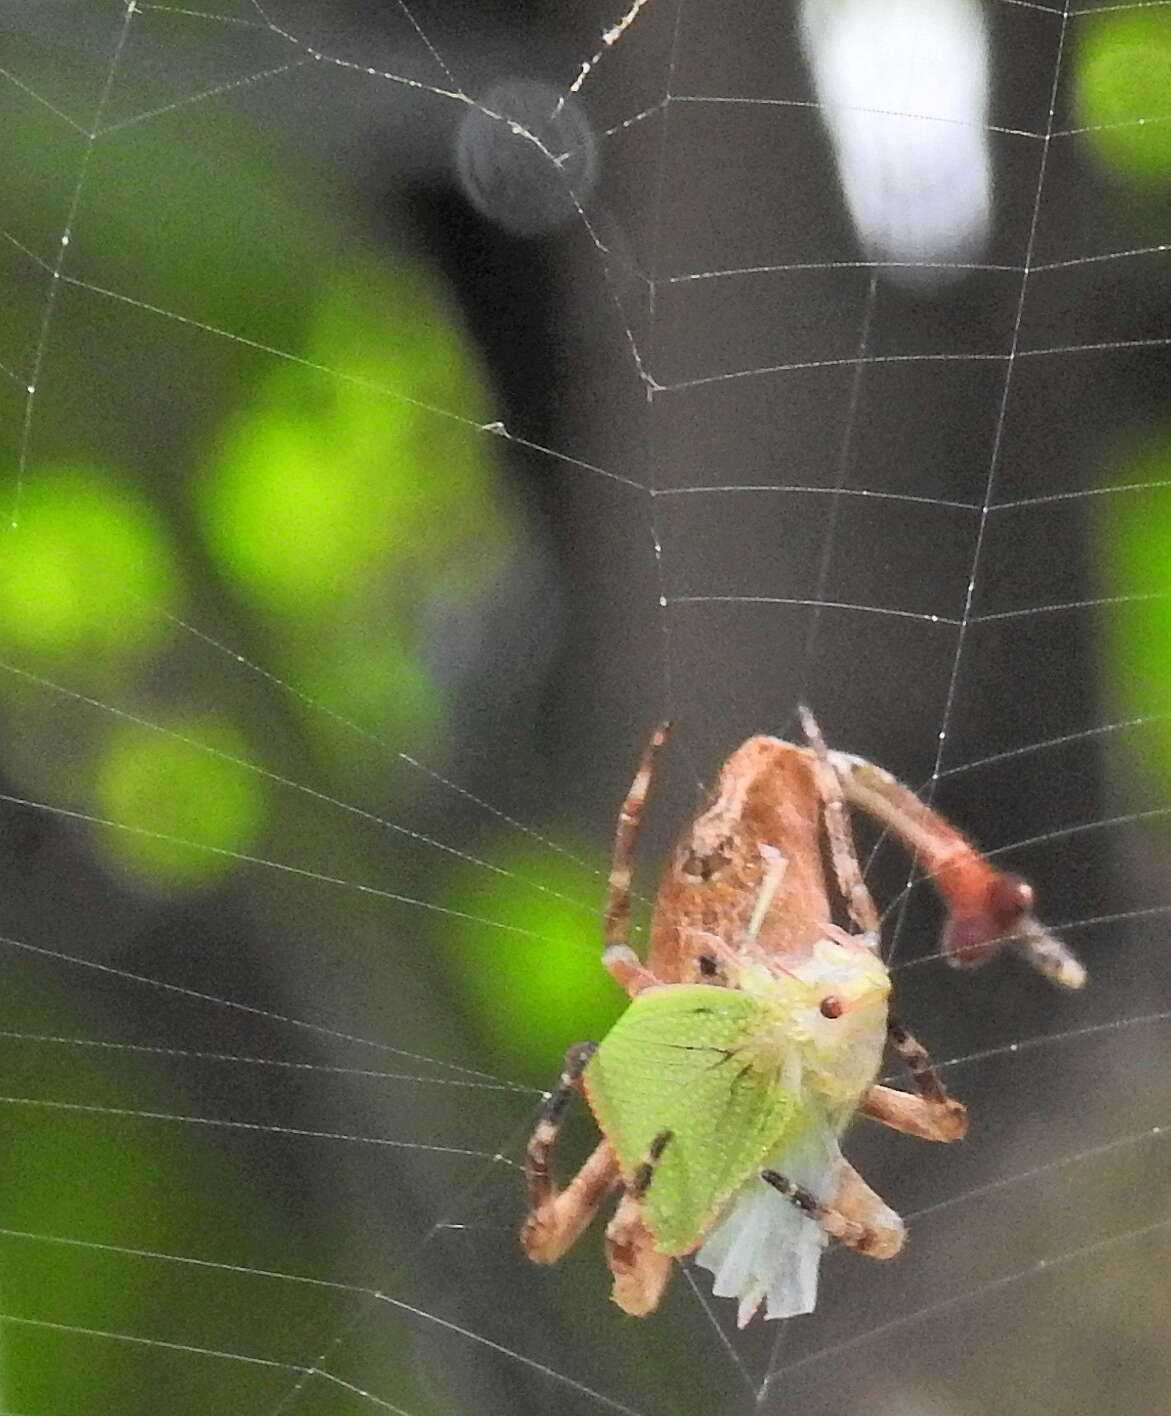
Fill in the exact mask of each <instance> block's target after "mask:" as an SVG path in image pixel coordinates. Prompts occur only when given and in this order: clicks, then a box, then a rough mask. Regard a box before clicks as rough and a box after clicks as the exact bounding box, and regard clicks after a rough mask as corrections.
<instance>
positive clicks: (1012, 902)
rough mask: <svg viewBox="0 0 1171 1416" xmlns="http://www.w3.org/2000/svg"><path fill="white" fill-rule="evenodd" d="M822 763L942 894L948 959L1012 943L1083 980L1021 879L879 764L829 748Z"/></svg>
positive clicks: (962, 962)
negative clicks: (1039, 914)
mask: <svg viewBox="0 0 1171 1416" xmlns="http://www.w3.org/2000/svg"><path fill="white" fill-rule="evenodd" d="M829 761H830V765H831V767H832V768H833V770H834V774H835V775H836V776H837V778H838V781H839V782H840V783H841V786H842V791H843V793H844V794H845V798H846V800H847V801H848V802H849V803H850V804H851V805H852V806H856V807H858V808H859V810H861V811H865V812H866V813H867V814H868V815H869V816H872V817H874V819H875V820H876V821H879V822H881V824H882V825H883V826H886V827H888V828H889V829H890V830H891V831H893V832H894V834H895V835H896V836H897V837H898V838H899V840H900V841H902V843H903V845H905V846H906V848H907V849H908V850H909V851H910V852H911V853H912V854H913V855H914V856H915V858H916V859H917V860H918V862H919V864H920V866H921V867H922V868H923V870H924V871H925V872H926V874H927V875H928V877H929V878H930V880H931V882H932V884H933V885H934V886H935V888H936V889H937V890H938V891H939V893H940V895H941V896H942V898H943V901H944V904H945V905H946V906H947V909H948V913H949V919H948V922H947V925H946V926H945V929H944V934H943V953H944V956H945V957H946V959H947V961H948V963H950V964H953V965H955V966H956V967H959V968H971V967H974V966H976V965H977V964H982V963H984V962H985V961H986V960H987V959H989V958H991V957H992V955H993V954H995V953H996V952H997V950H998V949H1000V948H1001V947H1002V946H1003V945H1005V944H1012V945H1013V946H1014V947H1015V948H1016V949H1017V950H1019V952H1020V953H1021V954H1022V955H1023V956H1024V958H1025V959H1026V960H1027V961H1028V962H1029V963H1030V964H1031V965H1032V966H1033V968H1035V969H1036V970H1037V971H1038V972H1039V973H1042V974H1044V975H1045V977H1046V978H1049V979H1052V981H1053V982H1054V983H1057V984H1060V985H1061V986H1062V987H1063V988H1080V987H1081V986H1082V984H1084V983H1085V981H1086V971H1085V968H1084V967H1083V966H1082V964H1081V962H1080V961H1079V960H1078V958H1077V956H1076V955H1075V954H1074V953H1073V952H1072V951H1071V950H1070V949H1069V948H1067V947H1066V945H1065V944H1063V943H1062V942H1061V940H1060V939H1058V938H1057V937H1056V936H1055V935H1052V934H1050V933H1049V931H1048V930H1047V929H1046V928H1045V927H1044V925H1042V924H1041V923H1039V921H1038V920H1037V919H1036V918H1035V917H1034V915H1033V912H1032V910H1033V891H1032V888H1031V887H1030V886H1029V885H1028V884H1027V883H1026V882H1025V881H1024V880H1021V879H1020V878H1019V876H1016V875H1008V874H1005V873H1004V872H1003V871H999V870H995V869H994V868H993V867H992V866H991V865H989V864H988V862H987V861H986V860H985V859H984V857H983V856H982V855H981V854H980V852H979V851H978V850H977V849H976V848H975V846H973V845H972V843H971V842H970V841H969V840H968V839H967V838H966V837H965V836H963V835H962V834H961V833H960V832H959V831H957V830H956V828H955V827H954V826H952V825H951V823H950V822H948V821H947V820H945V819H944V817H942V816H940V815H939V813H938V812H937V811H934V810H933V809H932V808H931V807H930V806H928V805H927V803H926V802H923V801H920V800H919V798H918V797H917V796H916V795H915V793H914V792H913V791H911V789H910V788H909V787H905V786H904V785H903V784H902V782H900V781H898V779H897V778H895V777H892V776H891V774H890V773H889V772H885V771H883V769H882V768H881V767H876V766H875V765H874V764H873V763H872V762H867V761H866V760H865V759H864V758H861V757H854V756H852V755H851V754H850V753H848V752H831V753H830V754H829Z"/></svg>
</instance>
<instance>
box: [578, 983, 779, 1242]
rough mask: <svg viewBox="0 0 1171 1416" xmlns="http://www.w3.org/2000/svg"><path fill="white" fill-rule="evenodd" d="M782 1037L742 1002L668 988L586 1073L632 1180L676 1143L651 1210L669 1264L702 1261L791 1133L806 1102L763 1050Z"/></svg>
mask: <svg viewBox="0 0 1171 1416" xmlns="http://www.w3.org/2000/svg"><path fill="white" fill-rule="evenodd" d="M776 1026H777V1018H776V1013H775V1012H771V1013H770V1012H767V1011H766V1010H765V1009H764V1008H763V1007H762V1006H761V1004H760V1002H759V1001H758V1000H756V999H755V998H753V997H751V996H750V995H748V994H745V993H741V992H739V991H738V990H735V989H730V988H716V987H713V986H709V985H707V984H665V985H663V986H662V987H658V988H651V989H648V990H647V991H646V992H645V993H640V994H638V995H637V997H635V998H634V999H632V1000H631V1003H630V1006H629V1007H628V1008H627V1010H626V1012H625V1013H623V1015H622V1017H621V1018H619V1020H618V1022H617V1023H615V1025H614V1027H613V1028H612V1029H611V1031H610V1032H609V1033H608V1034H607V1035H606V1037H605V1038H604V1039H603V1040H602V1042H601V1044H600V1045H599V1047H598V1050H597V1052H595V1053H594V1056H593V1057H592V1058H591V1060H590V1062H589V1065H588V1066H587V1067H586V1070H585V1078H584V1080H585V1088H586V1095H587V1097H588V1098H589V1103H590V1106H591V1108H592V1109H593V1112H594V1115H595V1117H596V1118H597V1121H598V1125H599V1127H600V1128H601V1130H602V1132H603V1133H604V1134H605V1136H606V1137H607V1138H608V1139H609V1141H610V1143H611V1145H612V1146H613V1147H614V1151H615V1154H616V1155H617V1157H618V1163H619V1166H620V1167H621V1170H622V1174H623V1177H624V1178H625V1179H626V1180H628V1181H629V1180H630V1179H631V1177H632V1176H633V1175H634V1173H635V1171H636V1170H637V1169H638V1167H639V1166H640V1165H641V1164H642V1163H643V1162H644V1161H645V1160H646V1159H647V1153H648V1151H649V1149H650V1146H651V1142H652V1141H653V1140H654V1138H655V1137H656V1136H658V1135H659V1134H660V1133H661V1132H663V1131H670V1132H672V1137H671V1140H670V1142H669V1143H668V1145H667V1148H666V1150H665V1151H664V1152H663V1155H662V1157H661V1158H660V1160H659V1161H658V1163H657V1165H656V1166H655V1172H654V1178H653V1180H652V1181H651V1186H650V1189H649V1190H648V1191H647V1193H646V1197H645V1198H644V1200H643V1214H644V1216H645V1218H646V1221H647V1223H648V1225H649V1226H650V1229H651V1232H652V1233H653V1234H654V1237H655V1247H656V1249H658V1250H660V1251H661V1252H662V1253H666V1254H685V1253H688V1252H689V1251H690V1250H691V1249H693V1248H694V1247H695V1245H696V1244H697V1243H698V1242H699V1240H700V1239H701V1238H702V1237H703V1234H704V1231H705V1229H706V1228H707V1227H708V1225H709V1224H710V1223H711V1221H712V1220H713V1219H714V1217H715V1216H716V1214H717V1213H718V1212H719V1210H720V1209H721V1207H722V1206H723V1204H724V1203H725V1201H727V1200H728V1199H729V1198H730V1197H731V1196H732V1194H734V1192H735V1191H736V1190H738V1189H739V1188H740V1186H741V1185H742V1184H743V1183H744V1181H745V1180H747V1179H748V1178H749V1177H750V1176H751V1175H752V1173H753V1171H754V1170H755V1169H756V1167H757V1166H758V1165H759V1164H760V1163H761V1161H762V1160H763V1159H764V1157H765V1156H766V1154H767V1153H768V1152H769V1151H770V1150H773V1149H774V1148H775V1147H776V1145H777V1143H778V1141H779V1140H780V1139H781V1138H782V1136H783V1134H784V1132H785V1131H786V1130H787V1129H788V1128H789V1126H790V1123H791V1121H792V1120H793V1117H794V1113H795V1111H796V1108H797V1098H795V1097H794V1096H793V1095H792V1094H791V1093H790V1092H787V1091H785V1090H784V1089H783V1088H782V1086H781V1085H780V1082H779V1081H778V1077H777V1062H776V1051H775V1047H773V1048H770V1047H768V1046H767V1045H766V1046H764V1047H761V1045H760V1044H761V1042H762V1040H764V1039H766V1037H767V1035H766V1034H765V1031H764V1030H765V1029H767V1030H768V1032H769V1033H772V1032H773V1031H774V1030H775V1028H776ZM762 1053H763V1054H765V1055H766V1056H767V1055H769V1054H771V1057H772V1061H771V1063H769V1062H764V1061H763V1059H762Z"/></svg>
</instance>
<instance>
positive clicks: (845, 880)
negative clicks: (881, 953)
mask: <svg viewBox="0 0 1171 1416" xmlns="http://www.w3.org/2000/svg"><path fill="white" fill-rule="evenodd" d="M797 712H798V713H799V714H800V717H801V727H802V729H803V731H804V733H805V737H806V739H807V740H808V742H809V746H810V747H811V748H812V749H813V755H814V764H815V765H814V772H813V775H814V780H815V782H816V783H817V790H818V794H819V795H820V797H821V806H822V814H823V816H824V818H825V834H826V837H827V839H828V841H829V853H830V859H831V861H832V862H833V868H834V875H835V877H836V878H837V882H838V889H839V890H840V891H841V895H842V899H843V900H844V901H845V903H846V909H847V910H848V911H849V913H850V918H851V920H853V922H854V924H855V925H856V926H857V928H858V929H859V930H860V931H861V932H862V933H863V934H866V935H869V936H870V937H871V941H872V945H873V947H874V948H875V949H877V948H878V911H877V910H876V909H875V907H874V901H873V900H872V899H871V898H870V891H869V890H868V889H867V888H866V882H865V881H864V880H863V879H862V868H861V866H860V865H859V864H858V855H857V852H856V851H855V850H854V837H853V834H852V833H851V831H850V818H849V815H848V813H847V811H846V798H845V795H844V793H843V787H842V781H841V778H840V776H839V774H838V773H837V772H836V771H835V770H834V766H833V764H832V762H831V759H830V754H829V749H828V748H827V747H826V745H825V739H824V738H823V737H822V735H821V729H820V728H819V727H818V726H817V720H816V719H815V718H814V716H813V714H812V713H811V712H810V711H809V709H808V708H806V707H804V706H803V705H802V706H800V707H799V708H798V709H797Z"/></svg>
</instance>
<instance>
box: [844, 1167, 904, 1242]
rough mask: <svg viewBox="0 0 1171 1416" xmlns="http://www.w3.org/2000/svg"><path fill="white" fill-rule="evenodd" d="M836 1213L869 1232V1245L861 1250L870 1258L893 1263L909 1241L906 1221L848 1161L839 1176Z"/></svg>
mask: <svg viewBox="0 0 1171 1416" xmlns="http://www.w3.org/2000/svg"><path fill="white" fill-rule="evenodd" d="M834 1209H836V1210H837V1211H838V1213H839V1214H843V1215H845V1216H846V1218H847V1219H852V1220H855V1221H856V1222H857V1223H859V1224H861V1225H862V1226H863V1227H864V1228H865V1229H866V1230H867V1231H868V1232H869V1234H870V1236H871V1238H870V1242H869V1243H868V1245H867V1246H866V1248H864V1249H860V1250H859V1252H860V1253H864V1254H865V1255H866V1256H867V1257H868V1258H871V1259H893V1258H894V1256H895V1255H896V1254H897V1253H898V1252H899V1250H900V1249H901V1248H902V1247H903V1244H904V1242H905V1241H906V1237H907V1229H906V1226H905V1225H904V1224H903V1221H902V1220H901V1219H900V1218H899V1216H898V1215H897V1214H896V1213H895V1212H894V1210H892V1209H891V1207H890V1206H889V1205H888V1204H887V1203H886V1201H885V1200H884V1199H883V1198H882V1196H881V1195H879V1194H878V1193H877V1192H876V1191H874V1190H872V1189H871V1188H870V1186H869V1185H867V1183H866V1181H865V1180H863V1179H862V1177H861V1175H859V1174H858V1172H857V1171H856V1170H855V1169H854V1167H853V1166H852V1165H851V1164H850V1162H849V1161H848V1160H843V1161H842V1164H841V1169H840V1170H839V1172H838V1188H837V1192H836V1193H835V1195H834Z"/></svg>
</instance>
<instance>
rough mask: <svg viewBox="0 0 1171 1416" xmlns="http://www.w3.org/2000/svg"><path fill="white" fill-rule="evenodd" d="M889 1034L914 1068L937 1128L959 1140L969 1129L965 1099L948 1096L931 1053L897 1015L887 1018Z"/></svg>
mask: <svg viewBox="0 0 1171 1416" xmlns="http://www.w3.org/2000/svg"><path fill="white" fill-rule="evenodd" d="M886 1035H887V1037H888V1038H889V1039H890V1045H891V1046H892V1047H893V1048H894V1050H895V1051H896V1052H897V1053H898V1055H899V1058H900V1060H901V1061H902V1063H903V1066H904V1067H906V1069H907V1071H908V1072H910V1074H911V1080H912V1082H914V1084H915V1091H916V1092H917V1093H918V1094H919V1099H920V1100H921V1101H922V1102H923V1106H924V1108H925V1109H926V1111H927V1112H928V1114H929V1115H930V1116H931V1118H932V1120H933V1121H934V1123H935V1126H936V1129H937V1130H939V1131H940V1132H942V1133H944V1134H946V1135H947V1136H948V1138H949V1139H954V1140H958V1139H959V1138H960V1136H962V1135H963V1134H964V1132H965V1131H966V1130H967V1129H968V1113H967V1110H966V1109H965V1107H964V1105H963V1103H962V1102H959V1101H955V1100H954V1099H953V1098H952V1097H950V1096H948V1094H947V1088H946V1087H945V1086H944V1085H943V1083H942V1082H941V1081H940V1080H939V1074H938V1073H937V1072H936V1070H935V1064H934V1063H933V1062H932V1061H931V1054H930V1053H929V1052H928V1051H927V1049H926V1048H925V1047H924V1046H923V1044H922V1043H921V1042H920V1041H919V1039H918V1038H917V1037H916V1036H915V1035H914V1034H913V1033H911V1032H908V1031H907V1029H906V1028H905V1027H903V1025H902V1023H900V1022H899V1021H898V1019H897V1018H888V1019H887V1023H886Z"/></svg>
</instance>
